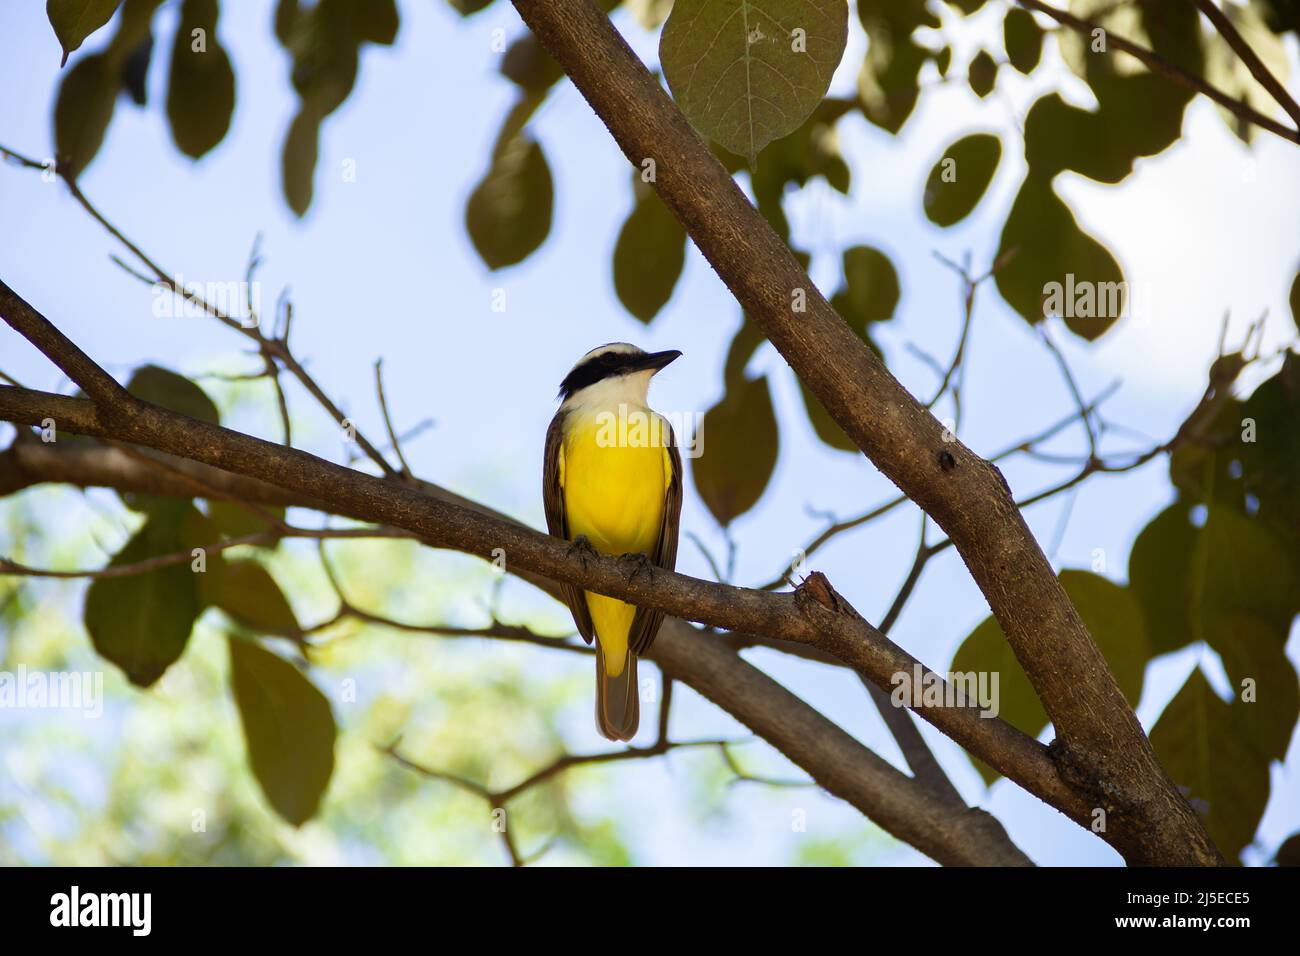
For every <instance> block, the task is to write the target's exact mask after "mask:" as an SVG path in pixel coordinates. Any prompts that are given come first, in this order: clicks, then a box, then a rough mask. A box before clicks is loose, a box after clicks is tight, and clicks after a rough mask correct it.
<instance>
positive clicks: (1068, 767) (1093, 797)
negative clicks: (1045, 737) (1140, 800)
mask: <svg viewBox="0 0 1300 956" xmlns="http://www.w3.org/2000/svg"><path fill="white" fill-rule="evenodd" d="M1047 755H1048V757H1050V758H1051V760H1052V763H1053V764H1055V765H1056V771H1057V773H1058V774H1060V776H1061V779H1062V780H1064V781H1065V782H1066V784H1067V785H1068V786H1069V787H1070V788H1071V789H1072V790H1075V791H1076V792H1078V793H1079V794H1081V795H1082V796H1083V797H1084V798H1085V799H1087V800H1088V801H1089V802H1090V803H1091V805H1092V806H1093V807H1094V808H1100V809H1102V810H1105V811H1106V813H1107V814H1117V813H1123V812H1124V811H1125V810H1126V809H1127V808H1128V806H1129V802H1130V801H1129V800H1128V799H1127V798H1126V797H1125V795H1124V793H1123V791H1122V790H1121V789H1120V788H1119V787H1117V786H1115V784H1113V783H1112V782H1110V779H1109V777H1108V775H1107V774H1106V773H1105V772H1104V771H1103V770H1102V769H1101V768H1100V767H1099V766H1098V765H1097V763H1096V761H1094V760H1093V759H1092V758H1091V757H1090V755H1088V754H1086V753H1084V752H1083V751H1081V750H1079V749H1078V748H1077V747H1072V746H1070V745H1069V744H1068V743H1066V742H1065V741H1063V740H1061V738H1059V737H1057V738H1056V739H1055V740H1053V741H1052V742H1051V743H1050V744H1048V745H1047Z"/></svg>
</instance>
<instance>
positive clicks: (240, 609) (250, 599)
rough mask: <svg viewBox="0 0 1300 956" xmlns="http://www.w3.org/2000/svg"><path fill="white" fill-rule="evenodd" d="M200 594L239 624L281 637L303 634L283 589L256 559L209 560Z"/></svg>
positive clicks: (201, 581) (209, 603)
mask: <svg viewBox="0 0 1300 956" xmlns="http://www.w3.org/2000/svg"><path fill="white" fill-rule="evenodd" d="M218 557H219V556H218ZM199 597H200V598H201V599H202V600H203V602H204V603H205V604H208V605H211V606H212V607H218V608H221V610H223V611H225V612H226V613H227V614H229V615H230V616H231V617H232V618H234V619H235V620H236V621H238V622H239V623H240V624H243V625H244V626H245V627H248V628H252V629H253V630H255V631H259V632H261V633H263V634H275V635H278V636H280V637H298V636H300V635H301V634H302V629H301V628H300V627H299V626H298V619H297V618H296V617H295V616H294V613H293V608H291V607H290V606H289V602H288V601H287V600H286V599H285V596H284V592H283V591H281V590H280V586H279V585H278V584H276V583H275V578H273V577H271V574H270V572H269V571H267V570H266V568H264V567H263V566H262V565H260V564H259V563H257V562H256V561H251V560H240V561H227V560H224V559H222V560H214V561H212V562H210V563H209V565H208V571H207V573H206V574H204V575H202V576H201V579H200V582H199Z"/></svg>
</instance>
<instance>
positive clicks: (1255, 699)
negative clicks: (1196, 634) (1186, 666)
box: [1208, 613, 1300, 760]
mask: <svg viewBox="0 0 1300 956" xmlns="http://www.w3.org/2000/svg"><path fill="white" fill-rule="evenodd" d="M1211 627H1212V628H1213V630H1212V632H1211V633H1210V634H1209V635H1208V637H1209V642H1210V644H1211V646H1213V647H1215V648H1216V649H1218V651H1219V658H1220V659H1221V660H1222V661H1223V669H1224V670H1225V671H1227V672H1228V681H1229V683H1230V685H1231V687H1232V693H1233V694H1234V695H1235V697H1236V698H1237V699H1236V700H1234V701H1233V703H1232V706H1233V710H1234V711H1235V712H1236V715H1237V728H1238V730H1239V731H1240V733H1241V736H1242V738H1243V739H1244V740H1245V741H1246V742H1248V743H1249V744H1250V745H1251V746H1252V747H1254V748H1255V749H1257V750H1258V751H1259V752H1260V753H1261V754H1262V755H1263V756H1265V757H1267V758H1268V759H1270V760H1284V759H1286V753H1287V750H1288V749H1289V748H1290V746H1291V735H1292V734H1293V733H1294V731H1295V726H1296V720H1297V719H1300V682H1298V681H1297V679H1296V672H1295V668H1294V667H1293V666H1291V662H1290V661H1289V660H1288V659H1287V656H1286V645H1285V642H1284V640H1279V636H1282V637H1285V634H1283V635H1279V634H1278V632H1277V630H1276V629H1274V628H1273V627H1270V626H1269V625H1268V624H1267V623H1265V622H1264V621H1262V620H1261V619H1260V618H1258V617H1254V616H1252V615H1250V614H1232V613H1229V614H1223V615H1220V616H1218V617H1216V618H1215V619H1214V620H1213V622H1212V623H1211ZM1248 688H1249V692H1250V698H1249V699H1247V697H1246V691H1247V689H1248Z"/></svg>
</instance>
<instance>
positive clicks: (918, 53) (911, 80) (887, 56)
mask: <svg viewBox="0 0 1300 956" xmlns="http://www.w3.org/2000/svg"><path fill="white" fill-rule="evenodd" d="M858 19H859V20H860V21H861V22H862V28H863V29H864V30H865V31H866V33H867V55H866V57H865V58H864V59H863V61H862V70H861V72H859V74H858V99H859V101H860V102H861V104H862V115H863V116H865V117H866V118H867V119H868V120H869V121H870V122H872V123H874V124H875V125H877V126H879V127H880V128H881V129H883V130H886V131H887V132H890V133H897V132H898V131H899V130H900V129H902V128H903V124H904V123H905V122H907V118H908V117H909V116H911V115H912V110H913V109H915V107H916V100H917V96H918V95H919V92H920V90H919V86H918V82H917V81H918V77H919V74H920V72H921V67H922V66H924V65H925V61H926V60H927V59H929V58H930V56H931V54H930V51H929V50H927V49H925V47H922V46H919V45H918V44H917V43H915V42H914V41H913V40H912V34H913V33H914V32H915V30H916V29H917V28H918V27H931V28H938V27H939V26H941V23H940V20H939V18H938V17H937V16H936V15H935V14H934V13H933V12H931V11H930V10H929V9H927V8H926V3H925V0H858Z"/></svg>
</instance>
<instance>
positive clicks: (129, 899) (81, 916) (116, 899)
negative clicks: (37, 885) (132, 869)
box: [50, 886, 153, 936]
mask: <svg viewBox="0 0 1300 956" xmlns="http://www.w3.org/2000/svg"><path fill="white" fill-rule="evenodd" d="M50 906H51V909H50V925H51V926H129V927H130V928H131V935H133V936H148V935H149V930H150V928H151V927H152V924H153V913H152V911H153V895H152V894H150V893H85V894H83V893H82V892H81V890H80V888H79V887H76V886H74V887H73V888H72V892H71V893H55V894H54V895H53V896H51V897H50Z"/></svg>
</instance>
